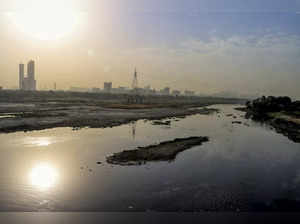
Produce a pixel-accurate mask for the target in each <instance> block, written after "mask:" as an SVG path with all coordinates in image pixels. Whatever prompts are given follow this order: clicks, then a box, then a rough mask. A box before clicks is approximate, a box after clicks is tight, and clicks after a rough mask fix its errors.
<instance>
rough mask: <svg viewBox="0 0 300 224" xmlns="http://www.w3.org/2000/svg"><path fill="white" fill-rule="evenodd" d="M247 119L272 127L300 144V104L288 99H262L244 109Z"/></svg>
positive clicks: (242, 109) (250, 103)
mask: <svg viewBox="0 0 300 224" xmlns="http://www.w3.org/2000/svg"><path fill="white" fill-rule="evenodd" d="M235 109H236V110H240V111H244V112H246V118H251V119H253V120H255V121H260V122H264V123H267V124H269V125H270V126H272V127H273V128H274V129H275V130H276V131H277V132H278V133H281V134H283V135H284V136H287V137H288V138H289V139H290V140H292V141H294V142H297V143H300V102H299V101H294V102H292V101H291V100H290V99H289V98H288V97H272V96H270V97H262V98H259V99H256V100H254V101H252V102H248V103H247V104H246V107H244V108H235Z"/></svg>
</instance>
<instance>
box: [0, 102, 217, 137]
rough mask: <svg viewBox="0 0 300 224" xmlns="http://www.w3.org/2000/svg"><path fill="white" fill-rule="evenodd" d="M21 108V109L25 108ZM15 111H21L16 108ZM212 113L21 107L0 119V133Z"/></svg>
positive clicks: (92, 107)
mask: <svg viewBox="0 0 300 224" xmlns="http://www.w3.org/2000/svg"><path fill="white" fill-rule="evenodd" d="M21 107H23V108H24V105H22V106H21ZM9 109H11V108H9ZM15 109H17V110H21V109H20V108H18V107H17V108H15ZM2 110H3V108H2ZM24 111H25V112H24ZM214 112H216V110H215V109H208V108H200V109H199V108H194V109H193V108H187V107H182V108H180V107H176V108H174V107H166V108H151V109H148V108H146V109H114V108H104V107H98V106H85V105H81V106H65V107H61V106H58V107H52V106H51V105H48V106H46V107H45V106H42V107H40V106H34V107H27V108H24V110H23V112H19V111H16V112H11V111H10V113H9V115H10V116H3V118H0V133H11V132H16V131H34V130H43V129H49V128H56V127H72V128H74V129H78V128H83V127H90V128H106V127H114V126H119V125H122V124H127V123H130V122H133V121H137V120H141V119H146V120H161V119H166V118H183V117H185V116H188V115H193V114H211V113H214Z"/></svg>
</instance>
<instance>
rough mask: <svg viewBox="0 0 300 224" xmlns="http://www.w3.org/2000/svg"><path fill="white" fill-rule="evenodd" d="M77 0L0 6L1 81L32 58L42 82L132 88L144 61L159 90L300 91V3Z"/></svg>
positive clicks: (11, 80) (144, 79)
mask: <svg viewBox="0 0 300 224" xmlns="http://www.w3.org/2000/svg"><path fill="white" fill-rule="evenodd" d="M16 2H18V4H17V3H16ZM75 2H76V3H74V1H72V4H70V1H63V3H61V4H60V1H51V4H50V1H35V0H31V1H28V2H26V4H25V3H22V2H21V3H20V2H19V1H11V3H10V4H6V7H0V9H1V11H0V28H1V30H2V33H1V38H2V41H1V48H2V49H3V50H2V51H1V52H0V56H1V58H2V62H1V66H0V73H1V77H0V83H1V86H4V87H6V88H8V87H13V86H17V85H18V84H17V80H16V79H15V76H14V74H17V73H18V71H17V70H18V68H17V67H16V66H15V62H16V61H27V60H29V59H30V58H32V57H33V58H34V60H35V61H36V62H37V63H38V64H39V66H38V67H37V71H36V72H37V74H39V87H40V88H42V89H43V88H44V86H45V85H47V86H48V88H49V87H50V86H51V87H52V86H53V82H54V81H55V82H57V83H58V86H59V88H60V89H65V90H66V89H68V88H69V87H70V86H82V87H89V88H92V87H100V86H102V84H103V83H104V82H106V81H112V82H113V83H114V84H115V85H116V86H124V84H126V83H128V84H126V85H127V86H130V83H131V81H132V80H131V75H132V67H133V66H137V67H138V68H139V69H140V70H141V71H143V72H142V73H141V74H140V75H141V76H140V82H141V83H140V84H141V86H146V85H149V84H150V85H151V86H153V87H154V88H156V89H162V88H164V87H165V86H172V87H173V88H174V89H179V90H181V91H184V90H185V89H186V88H188V89H192V90H194V91H196V92H199V93H203V94H208V95H209V94H215V93H218V92H230V91H234V92H237V93H240V94H246V95H247V94H248V95H256V94H260V95H289V96H292V97H294V98H299V97H300V91H299V88H298V83H299V82H300V80H299V79H300V76H299V70H300V63H299V62H300V56H299V46H300V31H299V29H298V26H299V23H300V14H299V12H300V4H299V1H296V0H293V1H289V2H288V3H284V4H283V3H282V1H278V0H272V1H270V0H266V1H263V2H262V1H257V0H254V1H251V3H250V2H249V3H247V4H244V3H243V4H241V3H239V1H235V0H229V1H226V4H225V3H222V1H221V2H220V1H216V0H213V1H208V0H201V1H194V0H188V1H184V3H183V2H182V1H177V0H174V1H169V0H166V1H164V2H163V3H160V2H158V1H153V2H148V1H145V0H141V1H135V0H129V1H127V3H126V5H125V4H124V3H122V2H121V1H120V0H113V1H107V0H103V1H101V2H100V1H99V2H96V1H75ZM46 8H47V9H50V10H48V11H47V13H50V14H51V13H52V12H55V13H56V14H57V15H58V16H57V17H58V18H59V20H60V21H61V22H60V23H58V21H57V20H56V19H54V20H50V19H49V18H51V17H49V18H48V17H46V16H44V15H43V12H44V11H46V10H45V9H46ZM45 14H46V13H45ZM28 15H29V16H28ZM23 18H26V19H23ZM44 25H47V26H44ZM44 27H51V29H49V30H45V28H44ZM66 27H69V28H66ZM7 46H9V47H7ZM24 59H26V60H24ZM95 83H97V85H95Z"/></svg>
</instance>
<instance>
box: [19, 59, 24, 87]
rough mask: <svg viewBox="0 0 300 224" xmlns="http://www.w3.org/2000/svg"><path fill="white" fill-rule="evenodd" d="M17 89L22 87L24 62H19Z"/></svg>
mask: <svg viewBox="0 0 300 224" xmlns="http://www.w3.org/2000/svg"><path fill="white" fill-rule="evenodd" d="M19 89H20V90H23V89H24V64H22V63H21V64H19Z"/></svg>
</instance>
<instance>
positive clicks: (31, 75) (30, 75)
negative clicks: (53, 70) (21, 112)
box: [19, 60, 36, 91]
mask: <svg viewBox="0 0 300 224" xmlns="http://www.w3.org/2000/svg"><path fill="white" fill-rule="evenodd" d="M19 88H20V89H21V90H32V91H35V90H36V80H35V66H34V61H33V60H31V61H29V62H28V64H27V77H25V75H24V64H20V65H19Z"/></svg>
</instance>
